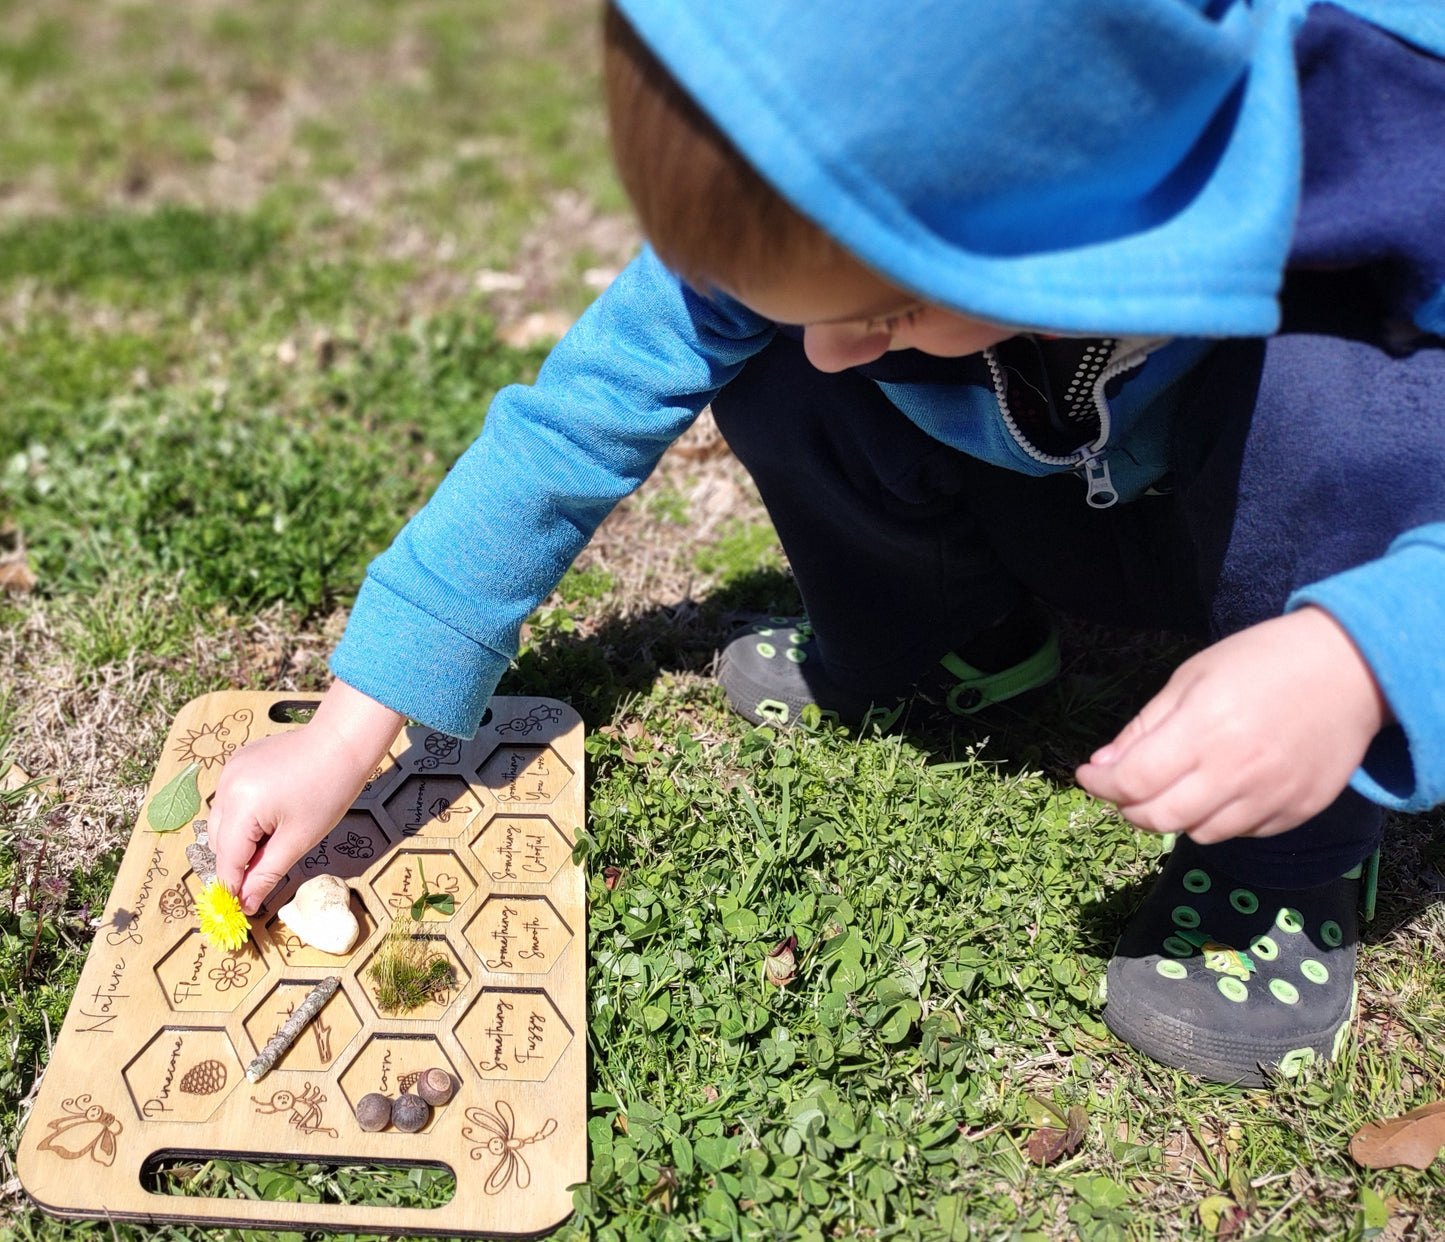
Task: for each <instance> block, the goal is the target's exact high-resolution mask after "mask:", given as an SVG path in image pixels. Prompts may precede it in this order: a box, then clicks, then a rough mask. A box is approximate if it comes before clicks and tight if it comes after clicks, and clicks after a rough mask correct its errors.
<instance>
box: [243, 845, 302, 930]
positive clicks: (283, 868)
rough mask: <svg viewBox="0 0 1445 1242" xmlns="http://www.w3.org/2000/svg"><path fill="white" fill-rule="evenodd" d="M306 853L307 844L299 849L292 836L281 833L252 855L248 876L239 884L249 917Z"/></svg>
mask: <svg viewBox="0 0 1445 1242" xmlns="http://www.w3.org/2000/svg"><path fill="white" fill-rule="evenodd" d="M305 852H306V846H305V844H304V843H300V844H299V846H298V843H295V842H293V840H292V839H291V836H290V835H289V834H285V833H277V834H276V835H275V836H271V837H267V838H266V839H265V840H264V841H262V842H261V843H260V844H259V846H258V848H257V850H256V852H255V853H254V854H253V855H252V856H251V865H250V866H249V867H247V868H246V874H245V877H244V878H243V879H242V880H241V882H240V885H239V890H238V891H239V894H240V898H241V909H242V910H244V911H245V912H246V913H247V914H255V913H256V911H257V910H258V909H260V907H261V903H262V902H263V901H265V900H266V898H267V897H269V896H270V895H271V890H272V889H273V888H275V887H276V885H278V884H279V883H281V877H282V876H284V875H285V874H286V873H287V872H288V871H290V870H291V868H292V867H293V866H294V865H295V863H296V860H297V859H298V858H300V857H301V855H302V854H304V853H305Z"/></svg>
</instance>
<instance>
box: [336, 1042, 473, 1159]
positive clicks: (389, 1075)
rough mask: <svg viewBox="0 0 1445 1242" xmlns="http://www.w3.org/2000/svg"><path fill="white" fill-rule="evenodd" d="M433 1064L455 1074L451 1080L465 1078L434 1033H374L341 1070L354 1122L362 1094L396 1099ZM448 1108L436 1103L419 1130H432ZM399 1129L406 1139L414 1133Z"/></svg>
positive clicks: (353, 1122)
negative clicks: (374, 1093)
mask: <svg viewBox="0 0 1445 1242" xmlns="http://www.w3.org/2000/svg"><path fill="white" fill-rule="evenodd" d="M434 1066H435V1067H438V1068H440V1069H444V1070H446V1072H447V1073H448V1074H450V1075H451V1076H452V1083H453V1084H454V1085H457V1086H460V1084H461V1081H462V1080H461V1077H460V1075H458V1073H457V1067H456V1066H455V1065H453V1064H452V1059H451V1057H449V1056H447V1054H446V1053H445V1052H444V1051H443V1050H442V1046H441V1044H440V1043H439V1042H438V1041H437V1039H436V1037H435V1036H434V1035H398V1034H387V1033H383V1034H377V1035H373V1036H372V1037H371V1038H370V1039H369V1040H367V1041H366V1043H365V1044H363V1045H362V1047H361V1051H360V1052H358V1053H357V1054H356V1059H355V1060H354V1061H352V1062H351V1064H350V1065H348V1066H347V1067H346V1068H345V1069H344V1070H343V1071H342V1073H341V1080H340V1081H341V1091H342V1094H343V1095H345V1097H346V1102H347V1103H348V1104H350V1105H351V1112H352V1120H351V1124H352V1125H353V1126H354V1125H356V1121H355V1113H356V1104H357V1101H358V1100H360V1099H361V1097H362V1096H363V1095H367V1094H369V1093H370V1092H372V1091H375V1092H376V1093H377V1094H378V1095H385V1096H390V1097H391V1098H392V1099H393V1100H394V1099H396V1097H397V1096H398V1095H400V1094H402V1093H403V1092H407V1091H415V1090H416V1083H417V1079H418V1078H420V1077H421V1075H422V1074H424V1073H426V1071H427V1070H429V1069H431V1068H433V1067H434ZM453 1098H454V1099H455V1096H453ZM447 1108H448V1105H446V1104H443V1105H442V1106H441V1107H440V1108H437V1107H433V1109H432V1112H431V1120H430V1121H429V1122H428V1123H427V1125H426V1127H425V1128H424V1129H422V1130H421V1131H419V1133H421V1134H426V1133H429V1132H430V1131H431V1130H432V1129H433V1128H434V1127H435V1126H436V1124H437V1121H438V1119H439V1118H440V1117H441V1116H443V1114H445V1112H446V1110H447ZM359 1128H360V1127H358V1129H359ZM397 1133H398V1136H399V1137H400V1138H401V1139H402V1140H403V1141H404V1140H406V1139H408V1138H410V1137H411V1136H410V1135H407V1134H402V1133H400V1131H398V1132H397Z"/></svg>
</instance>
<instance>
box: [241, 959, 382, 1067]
mask: <svg viewBox="0 0 1445 1242" xmlns="http://www.w3.org/2000/svg"><path fill="white" fill-rule="evenodd" d="M320 982H321V979H320V977H319V976H318V977H317V978H315V979H306V980H298V979H287V980H285V981H284V982H282V983H278V984H277V985H276V986H275V987H274V988H272V989H271V991H270V992H268V993H267V994H266V996H265V999H263V1000H262V1001H261V1003H260V1004H259V1005H258V1006H256V1008H255V1009H254V1010H252V1012H251V1015H250V1016H249V1017H248V1018H247V1019H246V1021H245V1028H246V1035H247V1037H248V1038H249V1039H250V1041H251V1047H252V1050H253V1052H260V1051H261V1049H262V1048H264V1047H265V1046H266V1041H267V1040H269V1039H270V1038H271V1036H273V1035H274V1034H276V1032H277V1031H279V1030H280V1029H281V1025H282V1023H284V1022H285V1021H286V1019H287V1018H289V1017H290V1016H291V1014H292V1013H293V1012H294V1011H295V1009H296V1006H297V1005H299V1004H300V1003H301V1002H302V1001H303V1000H305V999H306V997H307V994H308V993H309V992H310V991H311V989H312V988H313V987H315V986H316V985H317V984H318V983H320ZM361 1025H362V1023H361V1018H360V1016H359V1015H358V1014H357V1012H356V1006H354V1005H353V1004H352V1003H351V1000H350V998H349V997H348V996H347V995H346V992H345V990H344V989H339V988H338V989H337V991H336V993H335V995H333V996H332V997H331V999H330V1000H328V1001H327V1002H326V1004H324V1005H323V1006H322V1007H321V1012H320V1013H318V1014H317V1015H316V1016H315V1017H314V1018H312V1019H311V1021H310V1022H308V1023H307V1024H306V1029H305V1030H303V1031H302V1032H301V1034H300V1035H298V1036H297V1037H296V1040H295V1042H294V1043H292V1045H291V1047H289V1048H287V1049H286V1051H285V1052H283V1053H282V1054H281V1056H280V1059H279V1060H277V1062H276V1064H275V1065H274V1066H273V1067H272V1068H273V1069H278V1070H311V1071H313V1072H316V1071H320V1070H328V1069H330V1068H331V1066H332V1063H333V1062H334V1061H335V1060H336V1058H337V1057H339V1056H340V1055H341V1054H342V1053H343V1052H344V1051H345V1050H346V1046H347V1044H349V1043H350V1042H351V1041H352V1040H353V1039H354V1038H355V1037H356V1035H357V1032H359V1031H360V1030H361Z"/></svg>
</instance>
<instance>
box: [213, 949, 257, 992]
mask: <svg viewBox="0 0 1445 1242" xmlns="http://www.w3.org/2000/svg"><path fill="white" fill-rule="evenodd" d="M250 973H251V963H250V962H243V961H241V960H240V959H239V958H235V957H225V958H222V959H221V964H220V965H219V966H217V967H216V968H215V969H214V970H212V971H210V972H209V973H208V974H207V978H209V979H210V980H211V981H212V982H213V983H214V984H215V985H216V991H218V992H229V991H230V990H231V989H232V988H241V987H245V986H246V978H247V976H249V975H250Z"/></svg>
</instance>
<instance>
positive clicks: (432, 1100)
mask: <svg viewBox="0 0 1445 1242" xmlns="http://www.w3.org/2000/svg"><path fill="white" fill-rule="evenodd" d="M416 1093H417V1094H418V1095H419V1096H421V1098H422V1099H424V1100H425V1101H426V1102H427V1103H428V1104H430V1105H431V1106H432V1107H433V1108H438V1107H440V1106H441V1105H443V1104H445V1103H446V1102H447V1101H448V1100H449V1099H451V1098H452V1076H451V1075H450V1074H448V1073H447V1072H446V1070H444V1069H438V1068H437V1067H436V1066H433V1067H432V1068H431V1069H429V1070H427V1072H426V1073H425V1074H423V1075H422V1076H421V1078H420V1079H419V1080H418V1081H417V1084H416Z"/></svg>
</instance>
